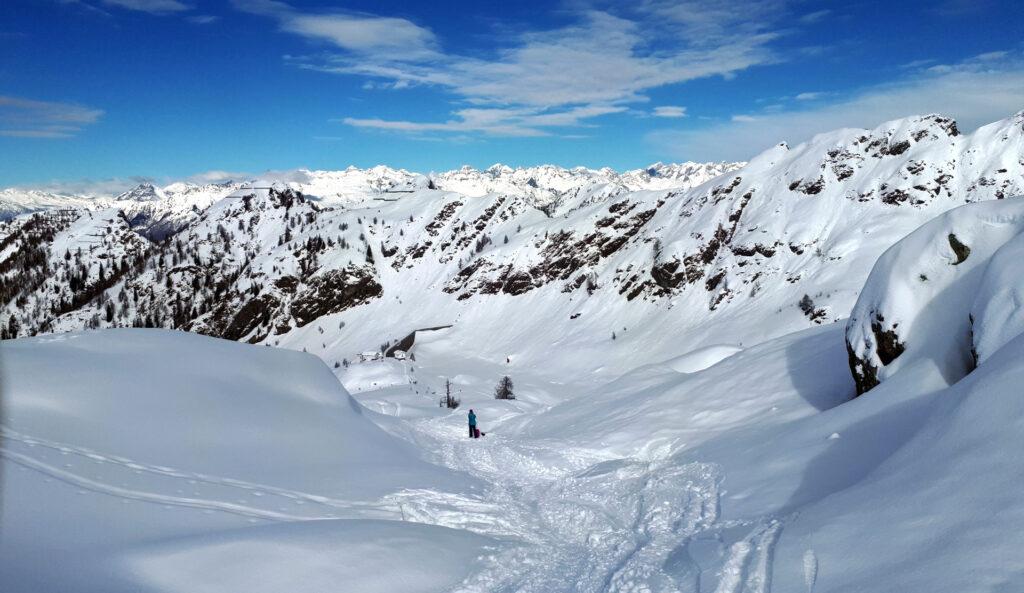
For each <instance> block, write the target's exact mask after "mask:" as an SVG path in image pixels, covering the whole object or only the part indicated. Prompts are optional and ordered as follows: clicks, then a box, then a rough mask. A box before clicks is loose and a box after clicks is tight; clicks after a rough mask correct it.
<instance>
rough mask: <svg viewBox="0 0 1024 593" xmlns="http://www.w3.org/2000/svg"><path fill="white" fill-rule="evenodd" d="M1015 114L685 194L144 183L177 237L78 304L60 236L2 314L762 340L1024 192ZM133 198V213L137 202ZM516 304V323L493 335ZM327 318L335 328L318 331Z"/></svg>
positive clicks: (224, 328) (836, 139)
mask: <svg viewBox="0 0 1024 593" xmlns="http://www.w3.org/2000/svg"><path fill="white" fill-rule="evenodd" d="M1022 122H1024V113H1020V114H1017V115H1015V116H1013V117H1010V118H1008V119H1006V120H1003V121H1000V122H996V123H993V124H990V125H988V126H984V127H982V128H981V129H979V130H977V131H976V132H974V133H973V134H970V135H962V134H960V133H959V132H958V130H957V128H956V124H955V123H954V122H953V121H952V120H950V119H948V118H945V117H941V116H934V115H932V116H923V117H911V118H906V119H902V120H897V121H894V122H888V123H885V124H883V125H881V126H879V127H877V128H875V129H873V130H852V129H850V130H839V131H836V132H831V133H827V134H822V135H819V136H817V137H815V138H813V139H812V140H810V141H808V142H806V143H804V144H802V145H800V146H797V147H794V148H792V149H790V148H789V147H786V146H784V145H779V146H776V147H774V148H771V149H769V150H767V151H765V152H764V153H762V154H761V155H759V156H758V157H756V158H755V159H753V160H752V161H751V162H750V163H748V164H746V165H745V166H743V167H741V168H739V169H735V170H732V171H730V172H728V173H726V174H725V175H721V176H719V177H716V178H713V179H711V180H709V181H707V182H705V183H703V184H701V185H698V186H696V187H693V188H685V187H679V188H673V189H642V190H631V189H630V188H629V187H627V185H626V184H625V183H624V182H623V181H622V178H623V177H616V176H615V175H614V174H613V173H612V172H610V171H608V170H601V171H593V170H579V169H577V170H566V169H559V168H555V167H536V168H531V169H510V168H507V167H501V166H495V167H491V168H489V169H487V170H485V171H476V170H472V169H462V170H459V171H455V172H449V173H445V174H441V175H432V176H429V177H428V176H418V175H415V174H411V173H407V172H403V171H398V172H396V171H393V170H391V169H387V168H383V167H378V168H374V169H369V170H359V169H349V170H346V171H342V172H332V173H323V172H321V173H314V172H300V173H296V174H294V176H293V177H292V178H290V179H288V180H286V181H277V182H271V181H266V182H262V183H267V184H269V185H264V184H262V183H256V184H250V185H246V186H244V187H242V188H241V189H236V188H235V187H234V186H232V185H231V184H225V185H218V186H206V187H205V188H193V187H192V186H178V187H172V188H169V189H168V188H165V189H161V190H158V189H157V188H151V187H148V188H141V189H139V191H135V192H132V194H131V195H124V196H121V198H120V199H119V200H117V201H116V202H117V203H118V204H125V203H130V204H133V205H134V204H138V205H140V207H142V208H144V207H145V206H147V205H151V204H157V205H160V207H161V208H166V210H165V212H171V213H174V215H175V216H180V218H174V219H173V220H175V221H177V224H184V225H185V226H184V228H183V229H182V230H181V231H180V232H178V233H177V234H176V235H174V237H173V240H172V241H171V242H170V243H169V244H166V245H161V246H153V247H152V248H151V253H150V254H149V255H148V256H147V258H146V261H145V263H144V264H142V265H140V266H128V267H126V268H125V267H123V266H118V270H119V271H120V270H122V269H124V272H123V273H120V272H119V273H118V276H117V278H116V280H114V281H111V279H110V277H109V276H108V277H107V278H106V280H105V282H107V283H110V287H109V288H108V289H105V290H103V291H101V293H102V294H99V295H96V294H93V293H89V294H90V299H92V300H90V301H89V302H88V303H86V304H85V305H84V306H81V307H78V308H76V309H75V310H74V311H67V310H65V309H62V308H60V307H55V305H54V303H60V302H68V301H70V300H73V299H72V296H71V294H70V293H69V290H68V288H69V287H68V281H67V278H69V277H70V276H71V274H70V273H69V272H68V271H67V270H65V269H63V268H65V267H66V266H65V263H64V262H66V261H67V260H66V259H65V255H66V254H65V253H64V248H62V247H60V246H59V245H63V244H64V243H59V245H58V246H57V247H53V246H51V248H50V249H49V254H48V257H49V264H48V265H50V266H51V267H52V269H53V273H51V274H49V277H48V279H47V281H46V282H45V283H44V284H42V285H40V286H38V287H30V289H28V290H17V295H16V298H17V299H18V303H20V306H19V305H18V303H15V302H14V298H15V297H13V296H12V298H8V299H7V301H6V302H7V305H6V310H5V312H3V313H2V315H3V318H5V319H9V318H10V317H11V316H12V315H13V316H14V317H15V318H16V323H17V325H18V326H19V327H20V328H21V334H22V335H24V334H32V333H35V332H38V331H45V330H56V331H62V330H68V329H74V328H79V327H83V326H85V325H87V324H88V325H92V326H100V327H107V326H124V325H129V326H130V325H143V326H146V325H156V326H164V327H178V328H184V329H190V330H193V331H199V332H202V333H208V334H212V335H217V336H224V337H230V338H232V339H243V340H247V341H251V342H267V343H272V344H278V345H289V346H292V347H296V348H299V347H306V348H307V349H308V348H310V347H311V346H312V347H314V350H315V351H316V353H317V354H319V355H321V356H322V357H324V358H325V359H326V360H330V361H340V360H342V359H344V358H351V357H352V356H353V355H354V354H355V353H356V352H358V351H361V350H364V349H367V348H375V347H377V346H378V345H379V344H380V343H382V342H386V341H388V340H393V339H398V338H400V337H402V336H404V335H406V334H407V333H408V332H410V331H412V330H414V329H416V328H418V327H434V326H438V325H451V324H456V325H457V326H458V325H463V324H467V323H468V324H470V325H471V326H472V328H473V332H474V335H479V336H484V335H489V336H491V337H489V338H488V339H486V340H484V341H482V343H471V344H468V345H467V347H471V348H479V349H481V350H480V351H481V352H482V353H487V354H488V355H493V356H494V357H495V358H498V359H504V358H506V355H507V354H509V352H511V351H512V350H514V347H513V346H512V344H514V343H515V342H516V338H517V336H519V335H545V334H546V332H550V331H553V330H555V329H557V331H556V334H557V335H558V336H559V338H558V339H559V341H560V342H561V343H563V344H564V345H565V346H564V347H566V348H569V349H571V350H573V351H580V352H584V353H590V352H598V351H604V350H605V349H606V348H612V350H615V351H620V350H621V352H620V354H621V356H616V357H615V360H616V361H617V362H616V363H615V364H613V365H610V366H609V365H608V364H607V363H598V362H596V355H595V356H571V357H566V358H567V361H566V364H569V365H571V366H573V367H574V370H576V371H579V372H590V371H593V370H595V369H597V368H601V369H603V371H602V372H605V373H614V372H624V371H625V370H628V369H629V368H632V366H630V365H633V366H635V364H637V363H639V362H640V359H641V358H642V357H641V356H639V355H638V354H636V353H635V352H634V350H633V349H632V348H633V346H634V345H635V344H634V343H633V340H632V339H628V338H627V339H622V336H621V335H620V334H623V333H624V332H623V329H622V328H623V327H624V328H627V331H631V332H636V334H638V335H642V336H643V340H644V341H645V342H646V343H648V345H649V347H651V348H655V349H656V348H658V347H661V346H666V345H668V344H671V343H672V342H673V341H674V340H675V337H674V335H673V332H684V333H685V335H686V336H687V340H688V341H689V342H690V343H691V344H692V345H693V346H694V347H697V346H700V345H704V344H713V343H720V342H729V341H733V342H738V341H745V342H748V343H749V342H752V341H761V340H764V339H767V338H771V337H775V336H778V335H781V334H782V333H785V332H788V331H792V330H794V329H799V328H802V327H806V326H808V325H812V324H820V323H824V322H828V321H832V320H835V319H838V318H841V317H844V316H845V315H846V314H847V312H848V311H849V310H850V308H851V307H852V305H853V303H854V301H855V300H856V298H857V295H858V294H859V291H860V288H861V284H862V283H863V281H864V279H865V278H866V277H867V273H868V271H869V270H870V268H871V266H872V265H873V263H874V261H875V259H876V258H877V257H878V256H879V255H880V254H881V253H882V252H883V251H884V250H885V249H886V248H887V247H888V246H889V245H891V244H893V243H895V242H896V241H897V240H898V239H899V238H901V237H902V236H903V235H905V234H907V233H908V232H909V231H910V230H912V229H913V228H916V227H917V226H919V225H920V224H922V223H923V222H924V221H925V220H927V219H929V218H931V217H933V216H935V215H936V214H938V213H940V212H944V211H946V210H949V209H951V208H953V207H955V206H957V205H960V204H963V203H966V202H975V201H983V200H990V199H999V198H1002V197H1005V196H1008V195H1013V194H1015V193H1020V192H1024V164H1022V162H1024V139H1022V136H1024V131H1022ZM729 168H731V167H726V166H723V170H724V169H729ZM651 169H652V170H651V171H647V172H645V173H644V175H646V176H647V178H649V179H654V180H663V179H664V178H666V177H671V178H676V179H684V178H685V179H688V180H691V181H694V180H695V179H696V178H699V177H700V174H698V173H694V172H693V171H692V169H693V167H692V166H690V165H684V166H680V167H665V166H662V167H652V168H651ZM698 169H699V170H701V171H704V172H705V173H702V174H710V171H712V170H714V169H713V168H708V167H704V168H700V167H698ZM682 171H690V172H689V173H685V174H684V173H682ZM655 173H657V174H655ZM638 175H639V174H636V173H633V174H631V178H636V177H637V176H638ZM687 175H688V176H687ZM694 176H696V178H695V177H694ZM659 182H660V181H659ZM684 185H685V184H684ZM249 188H253V189H249ZM296 188H305V189H306V190H308V191H309V194H308V195H307V194H306V193H305V192H304V191H299V190H297V189H296ZM382 188H383V189H382ZM314 189H315V190H316V192H314V191H313V190H314ZM456 190H457V191H456ZM217 192H225V193H227V196H226V197H224V198H222V199H218V198H217ZM317 192H318V193H317ZM202 204H207V205H206V206H203V205H202ZM121 211H122V212H125V216H126V218H127V220H128V221H129V223H130V222H131V221H133V220H135V219H136V218H137V217H138V216H140V214H138V213H136V211H134V210H131V209H130V208H126V207H122V208H121ZM150 217H151V220H169V219H171V215H170V214H160V215H157V214H151V215H150ZM28 220H30V218H20V219H16V220H15V221H12V222H10V223H7V224H6V226H4V227H3V228H2V230H0V233H2V236H3V237H5V239H3V240H4V241H7V242H10V243H12V244H14V243H16V238H17V235H18V233H19V230H18V229H19V228H20V226H21V225H24V224H26V221H28ZM76 228H79V227H72V226H69V227H68V228H67V229H64V228H63V227H59V228H57V227H55V230H56V231H59V232H64V233H72V234H73V233H75V230H74V229H76ZM81 228H83V229H85V228H87V226H83V227H81ZM67 240H80V239H67ZM65 242H66V241H65ZM14 253H16V252H15V251H12V250H11V249H10V248H8V249H7V250H6V251H5V253H4V254H3V255H4V257H7V258H9V257H12V254H14ZM76 254H77V251H76V253H75V254H72V255H73V256H74V255H76ZM101 255H105V254H104V252H103V250H97V248H94V250H93V252H92V253H91V254H86V253H83V255H82V258H83V259H82V261H81V263H78V260H77V259H76V260H74V261H75V264H74V265H75V266H77V269H79V270H81V269H85V272H83V273H88V276H87V277H86V278H87V280H85V281H84V284H86V285H90V286H92V285H95V282H96V279H97V276H96V274H97V273H98V269H99V264H100V263H101V262H102V258H100V256H101ZM110 267H111V266H109V265H108V266H107V269H108V270H109V268H110ZM8 278H9V279H11V280H10V285H11V286H20V285H19V283H17V282H14V281H13V278H14V276H13V275H11V274H10V273H9V274H8ZM10 290H12V291H15V289H14V288H11V289H10ZM11 294H12V295H13V294H14V292H12V293H11ZM79 300H80V299H79ZM539 303H542V305H540V306H539V305H538V304H539ZM47 311H49V313H47ZM58 312H59V313H58ZM375 319H395V320H396V321H397V320H400V322H396V323H390V322H389V323H388V324H387V325H386V326H384V325H382V324H380V323H371V322H370V321H371V320H375ZM508 319H516V320H517V323H516V327H515V331H516V332H517V333H516V334H508V335H507V337H504V338H502V339H498V340H496V339H494V338H493V336H494V335H504V334H506V333H507V332H508V330H509V328H508V323H507V322H508ZM463 320H467V321H463ZM314 321H316V322H317V323H315V324H314V323H313V322H314ZM345 324H347V326H346V327H345V328H343V329H342V328H341V326H342V325H345ZM666 324H667V327H670V328H671V329H672V331H664V329H665V328H666ZM314 328H316V329H314ZM321 329H322V330H323V331H324V332H325V333H324V334H323V335H324V339H321V338H319V337H318V335H313V334H311V331H316V332H319V331H320V330H321ZM485 329H486V331H483V330H485ZM613 337H614V338H615V339H614V340H613ZM638 339H639V338H638ZM328 343H332V344H335V346H333V347H330V346H328V345H327V344H328ZM353 347H355V348H354V349H353ZM569 359H571V360H569ZM587 361H594V362H587ZM524 362H525V361H524ZM535 362H537V363H538V364H540V363H542V362H543V359H542V357H541V358H538V359H537V360H536V361H535Z"/></svg>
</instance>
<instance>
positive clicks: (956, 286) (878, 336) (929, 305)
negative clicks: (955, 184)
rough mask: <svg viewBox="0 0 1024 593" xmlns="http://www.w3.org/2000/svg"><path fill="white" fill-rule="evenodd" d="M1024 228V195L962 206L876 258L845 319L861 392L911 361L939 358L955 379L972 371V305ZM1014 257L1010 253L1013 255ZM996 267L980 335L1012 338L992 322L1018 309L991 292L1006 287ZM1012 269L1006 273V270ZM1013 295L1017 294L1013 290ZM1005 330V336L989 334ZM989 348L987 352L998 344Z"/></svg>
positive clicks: (950, 378) (982, 302)
mask: <svg viewBox="0 0 1024 593" xmlns="http://www.w3.org/2000/svg"><path fill="white" fill-rule="evenodd" d="M1022 231H1024V199H1020V198H1014V199H1007V200H997V201H990V202H984V203H979V204H969V205H966V206H961V207H959V208H956V209H954V210H951V211H949V212H946V213H945V214H942V215H941V216H939V217H937V218H935V219H933V220H932V221H930V222H928V223H926V224H925V225H923V226H922V227H920V228H919V229H917V230H916V231H914V232H912V233H910V234H909V235H908V236H907V237H906V238H904V239H903V240H901V241H899V242H898V243H896V244H895V245H893V246H892V247H891V248H889V249H888V250H887V251H886V252H885V253H884V254H882V256H881V257H880V258H879V259H878V262H877V263H876V264H875V266H874V268H873V269H872V271H871V274H870V275H869V276H868V280H867V282H866V284H865V286H864V290H863V291H862V292H861V294H860V297H859V298H858V299H857V304H856V305H855V306H854V308H853V312H852V313H851V315H850V319H849V321H848V322H847V330H846V342H847V348H848V350H849V357H850V368H851V370H852V372H853V375H854V378H855V380H856V382H857V390H858V393H864V392H865V391H867V390H869V389H871V388H872V387H874V386H876V385H878V383H879V382H881V381H884V380H885V379H887V378H888V377H891V376H892V375H893V374H894V373H896V372H897V371H898V370H899V369H900V368H901V367H902V366H905V365H907V364H909V363H910V362H911V361H916V360H920V359H928V360H931V361H933V362H934V363H935V364H936V365H937V366H938V368H939V370H940V371H941V372H942V374H943V376H944V377H945V378H946V381H947V382H948V383H949V384H952V383H955V382H956V381H958V380H959V379H960V378H962V377H963V376H964V375H966V374H967V373H968V372H970V371H971V370H972V369H973V368H974V366H975V364H976V361H975V360H974V357H973V355H972V351H973V350H972V348H973V343H972V331H975V330H974V328H973V327H972V325H973V322H972V311H973V309H974V303H975V300H976V295H977V291H978V287H979V286H980V285H981V284H982V280H983V278H984V277H985V276H986V274H987V268H988V266H989V263H990V262H991V261H992V260H993V258H994V256H995V255H996V254H997V253H998V252H999V251H1000V250H1001V248H1002V247H1003V246H1004V245H1007V244H1008V243H1009V242H1011V240H1012V239H1014V238H1015V237H1016V236H1017V235H1018V234H1019V233H1021V232H1022ZM1008 256H1009V254H1008ZM1005 268H1006V264H1005V263H1004V264H1003V265H1001V266H998V267H997V269H995V270H993V272H992V273H991V274H990V276H991V278H990V280H989V282H988V284H987V285H986V286H987V287H988V292H987V293H984V294H983V295H982V297H983V298H982V300H980V301H979V304H978V306H977V308H978V309H979V314H984V315H986V317H987V318H988V321H987V323H986V324H985V325H984V326H982V327H981V328H979V330H978V331H977V333H978V334H979V339H983V340H989V339H992V340H994V341H997V342H999V341H1001V342H1002V343H1005V341H1006V339H1007V336H1006V335H1005V333H1001V332H1002V330H1003V329H1010V328H1009V327H1007V328H1001V329H993V328H992V326H993V323H995V325H996V326H997V327H999V324H998V321H996V322H993V320H1006V319H1009V317H1010V316H1012V315H1013V312H1014V310H1015V309H1016V306H1011V308H1010V310H1008V311H1007V310H1006V308H1005V307H1004V300H1003V299H1001V298H996V299H995V300H994V301H993V300H992V299H991V298H990V297H991V296H992V295H991V293H995V292H999V291H1001V290H1003V289H1005V288H1006V286H1005V284H998V283H999V282H1001V270H1005ZM1002 273H1006V272H1002ZM1007 296H1009V297H1010V298H1012V294H1008V295H1007ZM992 331H995V332H1000V333H999V335H1000V336H1001V337H999V338H997V337H995V336H990V332H992ZM985 346H986V347H987V348H988V349H987V350H986V354H988V353H989V352H990V351H991V350H992V348H991V347H990V345H989V344H987V343H986V344H985Z"/></svg>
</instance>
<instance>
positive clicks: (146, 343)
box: [0, 330, 485, 593]
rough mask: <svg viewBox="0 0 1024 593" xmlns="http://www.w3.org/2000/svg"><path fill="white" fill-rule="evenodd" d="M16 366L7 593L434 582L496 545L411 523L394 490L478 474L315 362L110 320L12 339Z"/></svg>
mask: <svg viewBox="0 0 1024 593" xmlns="http://www.w3.org/2000/svg"><path fill="white" fill-rule="evenodd" d="M0 361H2V365H3V368H2V376H3V382H4V384H3V389H4V397H5V402H4V405H5V410H4V412H5V418H4V424H3V437H4V439H3V446H2V451H0V452H2V458H3V470H4V478H5V480H4V496H3V499H2V502H3V507H2V511H3V529H2V530H0V582H2V583H3V587H2V588H3V590H4V591H5V592H10V593H15V592H25V593H28V592H30V591H36V592H38V591H53V590H57V589H61V588H62V587H64V588H67V587H71V588H73V589H74V590H76V591H97V592H100V591H113V590H124V591H140V590H154V591H157V590H159V591H169V590H171V591H179V590H180V591H196V590H199V589H201V588H202V587H199V585H198V583H200V582H202V583H205V585H204V586H205V587H207V588H206V589H203V590H217V589H221V590H239V589H241V588H244V589H245V590H247V591H280V590H281V588H282V586H283V584H284V583H285V582H290V583H291V584H292V585H293V586H294V587H296V588H297V589H301V590H308V591H332V590H336V589H337V587H338V586H339V581H337V580H336V579H338V578H343V579H345V581H344V585H343V588H346V589H350V590H366V591H375V590H382V591H390V590H393V589H392V587H393V586H397V585H399V584H400V585H401V588H402V590H422V591H428V590H435V587H438V586H441V585H442V584H444V583H449V582H452V583H455V582H458V581H459V580H460V577H459V575H460V574H461V572H460V571H465V570H467V568H466V567H467V566H470V565H471V564H472V558H473V557H474V555H475V554H477V553H479V546H480V545H482V544H483V543H485V540H484V539H483V538H480V537H477V536H474V535H472V534H468V533H464V532H463V533H455V532H452V533H446V531H447V530H443V529H441V528H437V527H430V526H408V527H407V524H405V523H402V522H401V519H402V510H401V508H399V507H397V506H396V505H394V504H392V503H387V502H383V497H384V496H385V495H388V494H390V493H393V492H396V491H400V490H402V489H404V488H412V487H421V488H441V489H455V490H458V489H463V488H465V487H467V486H469V485H471V484H472V480H470V479H469V478H466V477H464V476H460V475H459V474H456V473H453V472H450V471H448V470H445V469H442V468H440V467H438V466H435V465H432V464H429V463H426V462H424V461H422V460H420V458H419V454H418V452H416V451H415V450H414V449H412V448H411V447H410V446H409V445H408V444H406V443H405V442H403V441H400V440H398V439H396V438H394V437H392V436H390V435H388V434H386V433H385V432H383V431H382V430H381V429H380V428H378V427H377V426H376V425H375V424H373V423H372V422H371V421H369V420H368V419H367V418H366V417H365V416H364V412H363V408H362V407H361V406H360V405H359V404H357V403H355V402H354V401H353V400H352V399H351V398H350V396H349V395H348V394H347V393H346V392H345V391H344V389H343V388H342V387H341V386H340V385H339V383H338V382H337V380H336V379H335V378H334V376H333V375H332V374H331V372H330V370H329V369H328V368H327V367H326V366H325V365H324V364H323V363H322V362H321V361H319V360H317V359H316V358H314V357H312V356H310V355H305V354H301V353H297V352H288V351H282V350H276V349H269V348H258V347H254V346H244V345H239V344H236V343H232V342H228V341H223V340H217V339H211V338H205V337H201V336H197V335H193V334H186V333H182V332H168V331H159V330H157V331H152V330H150V331H145V330H110V331H103V332H89V333H72V334H63V335H59V336H53V337H46V338H31V339H23V340H17V341H5V342H3V343H2V345H0ZM346 519H359V520H360V521H356V522H351V521H348V520H346ZM313 520H318V521H313ZM382 520H388V521H382ZM396 521H397V522H396ZM380 522H384V523H386V525H384V526H383V527H380V528H377V527H375V525H376V524H377V523H380ZM417 548H418V551H417ZM384 550H388V551H387V552H386V553H385V552H384ZM435 554H439V555H440V556H437V557H438V558H448V560H450V562H446V563H445V564H443V565H437V564H435V560H436V559H435V558H434V555H435ZM399 557H401V558H402V562H396V563H395V564H394V565H392V566H391V567H390V568H389V569H388V575H387V576H381V575H380V574H371V573H364V572H362V571H358V570H355V569H354V568H353V567H354V566H358V565H359V564H361V563H362V564H366V563H370V564H372V565H380V564H381V563H382V562H385V561H386V560H388V559H391V560H397V559H398V558H399ZM417 558H418V559H417ZM55 559H61V560H62V561H61V562H57V563H54V562H53V561H54V560H55ZM314 568H316V571H314V572H315V573H316V574H312V575H310V574H308V573H307V571H312V570H313V569H314ZM273 574H280V575H287V576H286V577H285V576H281V577H280V578H272V577H273ZM427 574H433V575H434V576H433V577H431V578H425V576H426V575H427ZM83 575H84V576H83ZM282 578H283V579H285V580H284V581H283V580H281V579H282ZM71 583H74V585H73V586H72V585H71ZM112 583H121V585H118V586H116V587H115V586H113V585H112ZM197 587H198V588H197ZM210 587H212V588H210ZM286 588H287V587H286Z"/></svg>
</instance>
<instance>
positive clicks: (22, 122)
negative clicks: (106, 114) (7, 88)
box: [0, 95, 103, 138]
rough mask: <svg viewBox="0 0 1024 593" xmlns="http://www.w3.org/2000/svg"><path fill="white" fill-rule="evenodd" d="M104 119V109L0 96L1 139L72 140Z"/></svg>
mask: <svg viewBox="0 0 1024 593" xmlns="http://www.w3.org/2000/svg"><path fill="white" fill-rule="evenodd" d="M102 116H103V111H102V110H101V109H93V108H90V107H83V106H81V105H76V104H73V103H56V102H50V101H37V100H33V99H24V98H20V97H10V96H4V95H0V136H7V137H16V138H71V137H73V136H75V135H77V134H78V133H79V132H81V131H82V129H83V128H85V127H86V126H88V125H90V124H94V123H96V122H97V121H99V119H100V117H102Z"/></svg>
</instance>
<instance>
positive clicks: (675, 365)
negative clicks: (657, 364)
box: [662, 344, 743, 373]
mask: <svg viewBox="0 0 1024 593" xmlns="http://www.w3.org/2000/svg"><path fill="white" fill-rule="evenodd" d="M742 350H743V348H740V347H739V346H733V345H732V344H715V345H712V346H706V347H704V348H698V349H697V350H694V351H692V352H687V353H686V354H683V355H680V356H677V357H675V358H670V359H669V360H666V361H665V362H663V363H662V364H663V365H665V366H667V367H670V368H671V369H672V370H674V371H676V372H679V373H696V372H697V371H703V370H704V369H706V368H708V367H710V366H714V365H716V364H718V363H719V362H721V361H723V360H725V359H726V358H729V357H730V356H732V355H733V354H736V353H737V352H740V351H742Z"/></svg>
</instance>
